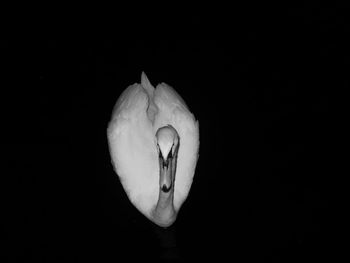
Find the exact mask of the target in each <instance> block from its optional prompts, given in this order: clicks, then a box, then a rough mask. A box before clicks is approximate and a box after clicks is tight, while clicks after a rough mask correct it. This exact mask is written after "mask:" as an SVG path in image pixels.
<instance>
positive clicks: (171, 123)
mask: <svg viewBox="0 0 350 263" xmlns="http://www.w3.org/2000/svg"><path fill="white" fill-rule="evenodd" d="M107 137H108V143H109V149H110V154H111V159H112V164H113V167H114V170H115V171H116V173H117V174H118V176H119V179H120V181H121V183H122V186H123V188H124V190H125V192H126V193H127V195H128V198H129V200H130V201H131V202H132V204H133V205H134V206H135V207H136V208H137V209H138V210H139V211H140V212H141V213H142V214H144V215H145V216H146V217H147V218H148V219H150V220H151V221H152V222H154V223H155V224H157V225H159V226H162V227H168V226H170V225H171V224H173V223H174V221H175V219H176V216H177V214H178V212H179V209H180V207H181V205H182V203H183V202H184V201H185V199H186V198H187V196H188V193H189V190H190V188H191V184H192V180H193V176H194V173H195V168H196V164H197V160H198V151H199V124H198V121H196V119H195V118H194V116H193V114H192V113H191V112H190V111H189V109H188V107H187V106H186V104H185V102H184V101H183V99H182V98H181V97H180V95H178V93H177V92H176V91H175V90H174V89H173V88H171V87H170V86H168V85H167V84H165V83H161V84H159V85H157V87H156V88H154V87H153V86H152V84H151V83H150V82H149V80H148V78H147V76H146V74H145V73H144V72H142V75H141V84H134V85H131V86H129V87H128V88H127V89H126V90H125V91H124V92H123V93H122V94H121V95H120V97H119V99H118V100H117V103H116V105H115V108H114V110H113V114H112V118H111V121H110V123H109V125H108V129H107Z"/></svg>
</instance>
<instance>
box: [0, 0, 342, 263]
mask: <svg viewBox="0 0 350 263" xmlns="http://www.w3.org/2000/svg"><path fill="white" fill-rule="evenodd" d="M249 10H250V9H249ZM344 14H345V10H344V9H342V8H339V7H338V8H335V7H332V8H331V7H327V8H323V7H321V6H320V5H310V6H304V7H302V8H294V9H292V8H288V9H283V11H280V12H274V11H271V10H270V11H269V12H260V11H259V10H257V11H255V12H251V11H245V12H244V13H241V12H240V11H239V10H236V11H235V12H233V13H231V14H230V15H229V16H227V15H226V14H225V15H222V16H219V17H220V19H217V18H216V17H211V16H209V15H207V14H205V15H204V14H203V15H201V14H191V15H188V16H186V18H184V17H180V18H179V17H177V20H176V19H175V18H172V17H171V18H169V17H166V16H165V17H163V16H160V17H157V18H156V19H154V20H152V21H150V19H144V20H143V19H140V20H137V22H135V24H133V23H131V22H125V21H123V19H121V21H119V20H118V21H117V20H115V19H114V18H110V19H107V21H106V22H105V24H102V25H101V29H100V27H98V26H96V27H93V26H92V25H95V24H97V23H95V22H96V20H94V22H90V23H85V22H84V21H85V20H82V21H80V22H77V23H68V25H65V26H63V25H61V24H60V23H57V24H55V26H52V27H51V26H50V27H45V26H44V25H45V21H43V22H42V24H43V27H42V30H43V31H45V32H48V33H49V34H48V36H47V37H46V36H45V37H43V38H42V39H41V40H40V41H39V42H38V43H37V46H36V48H37V49H38V50H39V52H38V56H37V60H38V61H39V71H40V72H39V83H38V87H35V88H33V89H32V90H30V91H28V90H27V92H26V93H22V94H25V95H21V96H19V97H20V98H19V99H18V100H17V103H18V104H21V105H22V106H24V107H20V108H21V114H20V115H17V120H16V121H15V122H16V125H15V129H14V130H15V131H14V134H15V135H16V137H17V139H16V140H15V141H11V142H7V145H9V146H10V147H9V148H10V150H9V151H8V157H9V158H8V160H9V161H8V162H7V167H8V171H10V172H9V173H7V174H8V176H4V177H3V179H2V180H4V183H3V184H1V185H2V188H3V189H2V194H3V200H4V202H3V215H4V216H3V222H4V223H3V226H4V236H5V243H6V245H5V247H4V249H5V251H7V253H5V256H4V257H5V259H10V260H12V261H21V260H30V259H32V260H34V261H35V262H69V261H74V262H80V261H81V262H83V261H86V260H93V261H101V262H106V261H118V260H120V259H121V258H124V257H125V258H126V259H128V260H133V259H136V260H155V259H160V258H161V256H160V255H162V253H165V251H169V253H173V255H175V256H177V258H178V259H181V260H184V261H186V260H197V259H198V260H203V259H207V258H208V259H209V258H212V259H220V258H224V257H228V258H230V259H233V260H237V261H238V262H242V261H243V262H245V261H247V262H249V261H251V260H257V261H258V262H295V261H298V262H299V261H300V259H301V258H302V259H304V260H306V261H308V260H316V259H333V258H334V256H335V255H336V254H337V253H338V252H335V251H337V248H336V245H334V240H335V239H334V238H333V237H334V235H335V230H334V224H335V223H334V222H335V221H334V218H333V216H334V214H335V210H336V208H335V204H334V201H333V200H332V196H333V193H334V192H335V187H336V183H335V182H334V181H335V180H334V179H333V177H332V170H333V167H332V165H333V152H332V137H333V136H334V134H335V132H334V131H333V130H332V127H334V125H333V123H332V122H333V118H332V115H331V109H330V108H331V106H330V98H331V94H332V93H334V91H335V87H338V88H341V89H342V88H345V87H346V86H347V85H348V82H347V78H346V66H347V65H348V61H349V60H348V59H349V57H348V55H347V54H345V53H344V50H345V49H344V47H346V43H345V40H346V35H347V34H349V25H348V24H347V23H346V21H345V15H344ZM135 16H136V15H135ZM231 17H234V18H232V19H231ZM87 21H88V20H87ZM106 25H108V27H105V26H106ZM44 29H45V30H44ZM155 31H156V32H157V34H155V35H153V33H154V32H155ZM142 71H145V73H146V74H147V76H148V78H149V80H150V81H151V83H152V84H153V85H157V84H158V83H160V82H165V83H167V84H169V85H171V86H172V87H174V88H175V89H176V90H177V91H178V93H179V94H180V95H181V96H182V97H183V99H184V100H185V101H186V103H187V105H188V106H189V108H190V110H191V111H192V112H193V113H194V115H195V116H196V118H197V119H198V120H199V124H200V157H199V161H198V165H197V170H196V174H195V177H194V182H193V185H192V188H191V192H190V194H189V196H188V199H187V200H186V202H185V203H184V205H183V207H182V208H181V210H180V213H179V215H178V219H177V221H176V223H175V224H174V225H173V226H172V227H170V228H169V229H167V230H161V229H160V228H158V227H157V226H155V225H154V224H153V223H152V222H150V221H149V220H147V219H146V218H145V217H144V216H143V215H141V214H140V213H139V212H138V211H137V210H136V209H135V208H134V207H133V206H132V205H131V203H130V202H129V200H128V199H127V196H126V194H125V192H124V190H123V188H122V186H121V184H120V182H119V180H118V178H117V176H116V174H115V173H114V171H113V169H112V166H111V162H110V157H109V153H108V146H107V140H106V128H107V124H108V122H109V120H110V117H111V112H112V109H113V106H114V104H115V102H116V100H117V98H118V96H119V95H120V94H121V92H122V91H123V90H124V89H125V88H126V87H128V86H129V85H131V84H134V83H136V82H140V78H141V72H142ZM23 109H24V110H23ZM5 144H6V142H5ZM163 236H165V238H166V239H167V237H168V239H169V236H170V239H171V237H172V238H175V239H176V247H175V248H174V247H172V248H169V247H167V245H166V244H164V242H163V243H162V242H161V240H160V239H159V238H160V237H163ZM170 243H171V244H174V242H170ZM121 262H124V261H121Z"/></svg>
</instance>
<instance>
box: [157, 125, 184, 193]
mask: <svg viewBox="0 0 350 263" xmlns="http://www.w3.org/2000/svg"><path fill="white" fill-rule="evenodd" d="M156 139H157V148H158V152H159V171H160V176H159V179H160V181H159V187H160V190H161V191H162V192H164V193H167V192H168V191H170V190H173V187H174V181H175V173H176V161H177V153H178V149H179V135H178V133H177V132H176V130H175V129H174V128H173V127H172V126H171V125H168V126H164V127H162V128H160V129H158V131H157V133H156Z"/></svg>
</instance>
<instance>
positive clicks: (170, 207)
mask: <svg viewBox="0 0 350 263" xmlns="http://www.w3.org/2000/svg"><path fill="white" fill-rule="evenodd" d="M175 217H176V213H175V209H174V186H173V187H171V190H170V191H169V192H168V193H164V192H163V191H162V189H159V197H158V202H157V205H156V207H155V210H154V218H155V219H156V221H157V223H158V224H159V225H161V226H165V227H166V226H168V225H170V224H171V223H172V222H173V221H174V220H175Z"/></svg>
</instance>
